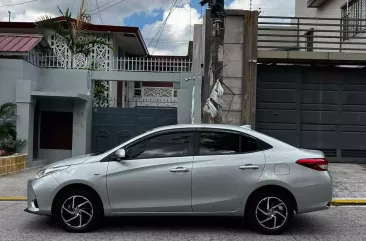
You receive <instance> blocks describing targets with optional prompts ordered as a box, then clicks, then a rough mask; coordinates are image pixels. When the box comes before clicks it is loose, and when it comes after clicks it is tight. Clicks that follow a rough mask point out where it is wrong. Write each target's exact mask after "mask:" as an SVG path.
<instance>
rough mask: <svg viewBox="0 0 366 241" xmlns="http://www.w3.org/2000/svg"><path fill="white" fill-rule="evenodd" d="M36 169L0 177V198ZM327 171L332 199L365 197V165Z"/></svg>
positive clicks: (15, 191) (19, 192)
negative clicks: (329, 177)
mask: <svg viewBox="0 0 366 241" xmlns="http://www.w3.org/2000/svg"><path fill="white" fill-rule="evenodd" d="M38 170H40V168H34V169H28V170H26V171H24V172H21V173H16V174H11V175H8V176H4V177H0V200H1V198H4V197H22V196H23V197H24V196H26V195H27V181H28V180H29V179H31V178H33V176H34V175H35V173H36V172H37V171H38ZM329 172H330V175H331V176H332V179H333V199H347V200H355V199H366V165H359V164H336V163H331V164H329Z"/></svg>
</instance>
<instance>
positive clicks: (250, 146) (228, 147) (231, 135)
mask: <svg viewBox="0 0 366 241" xmlns="http://www.w3.org/2000/svg"><path fill="white" fill-rule="evenodd" d="M195 149H196V150H195V154H196V155H195V156H194V161H193V173H192V209H193V212H226V211H235V210H237V209H238V208H239V206H240V204H241V202H242V201H243V199H244V197H245V195H246V194H247V192H248V190H249V189H250V188H251V187H252V186H253V185H254V184H255V183H256V182H257V180H258V179H259V178H260V176H261V174H262V172H263V169H264V165H265V156H264V153H263V152H262V151H261V150H260V148H259V147H258V144H257V141H256V139H255V138H253V137H250V136H247V135H245V134H243V133H238V132H232V131H227V130H217V129H199V130H198V132H197V137H196V148H195Z"/></svg>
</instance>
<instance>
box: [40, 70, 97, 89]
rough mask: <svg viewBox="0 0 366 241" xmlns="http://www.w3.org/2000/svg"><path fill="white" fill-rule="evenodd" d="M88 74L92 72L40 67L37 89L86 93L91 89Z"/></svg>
mask: <svg viewBox="0 0 366 241" xmlns="http://www.w3.org/2000/svg"><path fill="white" fill-rule="evenodd" d="M88 74H90V73H89V71H87V70H70V69H47V68H40V76H39V81H38V84H37V90H40V91H56V92H67V93H80V94H85V95H86V94H88V93H89V92H90V89H91V86H90V83H88ZM70 87H71V88H70Z"/></svg>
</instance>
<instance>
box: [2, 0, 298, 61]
mask: <svg viewBox="0 0 366 241" xmlns="http://www.w3.org/2000/svg"><path fill="white" fill-rule="evenodd" d="M174 1H175V0H88V4H87V5H88V11H89V13H90V15H91V17H92V23H94V24H104V25H125V26H135V27H139V28H140V31H141V33H142V35H143V37H144V39H145V42H146V45H147V46H148V49H149V52H150V54H156V55H186V54H187V49H188V41H189V40H192V39H193V25H194V24H200V23H202V21H203V18H202V16H203V14H204V12H205V9H204V8H202V7H201V6H200V4H199V2H200V0H178V4H177V5H176V6H175V7H174V8H171V7H172V4H173V2H174ZM294 1H295V0H252V9H253V10H261V11H262V15H272V16H293V15H294V11H295V3H294ZM80 3H81V0H0V21H9V13H8V11H10V12H11V21H12V22H30V21H35V20H37V19H38V18H39V17H40V16H42V15H50V16H53V17H56V16H59V15H60V13H59V12H58V9H57V6H59V7H60V8H61V9H62V10H65V9H66V8H70V10H71V12H72V13H73V15H76V14H77V10H78V8H79V6H80ZM14 4H16V5H14ZM8 5H13V6H8ZM225 5H226V8H230V9H249V8H250V0H226V1H225ZM98 6H99V10H100V12H98V10H97V9H98ZM171 9H172V11H170V10H171ZM99 13H100V14H99ZM169 13H170V15H169ZM168 15H169V18H168V20H167V21H166V24H165V26H164V27H163V23H164V20H165V19H166V18H167V16H168ZM162 30H163V31H162Z"/></svg>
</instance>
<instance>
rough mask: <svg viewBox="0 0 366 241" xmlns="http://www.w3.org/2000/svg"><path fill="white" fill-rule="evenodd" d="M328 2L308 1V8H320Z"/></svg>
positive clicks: (319, 0)
mask: <svg viewBox="0 0 366 241" xmlns="http://www.w3.org/2000/svg"><path fill="white" fill-rule="evenodd" d="M326 1H328V0H308V8H319V7H321V6H322V5H323V4H324V3H325V2H326Z"/></svg>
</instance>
